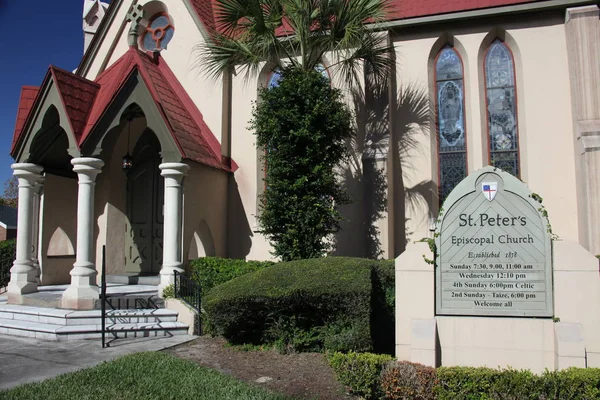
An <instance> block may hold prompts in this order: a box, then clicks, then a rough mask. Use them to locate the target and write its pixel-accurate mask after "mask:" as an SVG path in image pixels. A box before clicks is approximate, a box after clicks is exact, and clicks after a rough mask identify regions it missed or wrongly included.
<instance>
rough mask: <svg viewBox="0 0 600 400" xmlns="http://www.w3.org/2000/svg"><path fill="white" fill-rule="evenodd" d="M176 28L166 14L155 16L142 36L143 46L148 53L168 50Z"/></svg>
mask: <svg viewBox="0 0 600 400" xmlns="http://www.w3.org/2000/svg"><path fill="white" fill-rule="evenodd" d="M174 33H175V28H174V27H173V24H171V21H170V20H169V17H168V16H167V15H165V14H159V15H158V16H155V17H154V18H153V19H152V20H151V21H150V23H149V24H148V27H147V28H146V32H145V33H144V34H143V36H142V46H143V47H144V50H146V51H161V50H164V49H166V48H167V45H168V44H169V42H170V41H171V39H172V38H173V34H174Z"/></svg>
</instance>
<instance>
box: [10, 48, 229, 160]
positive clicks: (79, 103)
mask: <svg viewBox="0 0 600 400" xmlns="http://www.w3.org/2000/svg"><path fill="white" fill-rule="evenodd" d="M136 72H137V73H138V74H139V76H140V78H141V80H142V81H143V82H144V85H145V86H146V87H147V89H148V91H149V93H150V96H151V97H152V99H153V101H154V102H155V104H156V106H157V108H158V110H159V113H160V114H161V116H162V118H163V120H164V121H165V122H166V125H167V127H168V129H169V131H170V133H171V136H172V137H173V140H174V141H175V143H176V145H177V147H178V148H179V151H180V153H181V155H182V156H183V157H184V158H187V159H190V160H194V161H196V162H199V163H201V164H204V165H207V166H209V167H213V168H218V169H222V170H225V171H235V170H236V169H237V168H238V166H237V164H236V163H235V161H233V160H231V159H230V158H227V157H223V156H222V154H221V145H220V143H219V141H218V140H217V138H216V137H215V136H214V135H213V133H212V132H211V130H210V128H209V127H208V125H206V123H205V122H204V118H203V116H202V114H201V113H200V111H199V110H198V108H197V107H196V105H195V104H194V102H193V101H192V100H191V98H190V97H189V96H188V94H187V92H186V91H185V90H184V88H183V86H181V83H179V81H178V80H177V78H176V77H175V75H174V74H173V72H172V71H171V70H170V68H169V67H168V65H167V63H166V62H165V61H164V60H163V59H162V58H160V57H155V58H154V59H153V58H152V56H149V55H147V54H145V53H143V52H141V51H138V50H136V49H135V48H130V49H129V50H128V51H127V52H126V53H125V54H124V55H123V56H122V57H121V58H119V60H117V61H116V62H115V63H114V64H113V65H112V66H111V67H110V68H108V69H107V70H105V71H104V72H103V73H102V74H101V75H99V76H98V78H97V79H96V82H91V81H88V80H86V79H84V78H81V77H77V76H75V75H73V74H71V73H69V72H67V71H63V70H60V69H58V68H55V67H52V66H51V67H50V68H49V69H48V72H47V73H46V76H45V78H44V82H43V84H42V87H41V88H42V89H41V90H39V91H38V92H37V94H36V96H35V100H34V101H33V104H32V105H31V107H30V109H29V110H28V111H27V117H26V118H22V115H23V112H24V111H22V110H20V114H19V115H18V120H17V127H16V128H17V129H16V131H15V138H14V145H13V150H12V153H11V154H13V156H14V152H15V150H16V149H17V148H18V147H19V143H20V142H22V140H23V134H22V132H23V130H24V129H23V127H24V126H25V125H27V124H30V123H31V120H30V119H31V118H32V117H31V115H32V113H33V109H34V108H36V109H37V107H39V105H38V103H39V98H40V93H41V92H42V91H44V90H45V88H47V87H48V85H49V82H50V80H51V79H53V80H54V82H55V84H56V85H57V89H58V91H59V94H60V96H61V103H62V105H63V107H64V108H65V112H66V113H67V115H68V117H69V124H70V125H71V128H72V129H77V132H74V134H75V141H76V143H77V144H78V146H79V148H81V147H82V145H83V144H84V143H85V142H86V141H87V140H88V139H89V136H90V133H91V132H92V131H93V129H94V128H95V126H96V125H97V124H98V122H99V121H100V120H101V119H102V117H103V116H104V115H105V113H106V111H107V110H108V108H109V107H110V105H111V104H112V103H113V102H114V101H115V98H116V97H117V95H118V94H119V93H120V92H121V90H122V88H123V86H124V85H125V84H126V82H127V81H128V80H129V79H130V78H131V76H132V75H133V74H134V73H136ZM19 118H20V119H19ZM20 123H22V125H20ZM79 126H81V129H79ZM17 131H18V132H17ZM17 133H18V134H17Z"/></svg>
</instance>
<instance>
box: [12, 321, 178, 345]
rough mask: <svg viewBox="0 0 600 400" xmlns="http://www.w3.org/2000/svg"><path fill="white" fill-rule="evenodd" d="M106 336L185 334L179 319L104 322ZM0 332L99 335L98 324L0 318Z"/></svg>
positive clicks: (45, 335) (72, 337)
mask: <svg viewBox="0 0 600 400" xmlns="http://www.w3.org/2000/svg"><path fill="white" fill-rule="evenodd" d="M106 330H107V334H106V335H107V336H106V337H107V338H108V339H109V340H110V339H111V338H135V337H159V336H175V335H187V331H188V326H187V325H186V324H184V323H182V322H148V323H129V324H122V323H116V324H107V326H106ZM0 334H6V335H13V336H22V337H31V338H38V339H45V340H77V339H99V338H101V337H102V326H101V325H94V324H90V325H71V326H65V325H57V324H50V323H41V322H32V321H23V320H16V319H5V318H0Z"/></svg>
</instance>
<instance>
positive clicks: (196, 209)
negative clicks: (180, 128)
mask: <svg viewBox="0 0 600 400" xmlns="http://www.w3.org/2000/svg"><path fill="white" fill-rule="evenodd" d="M188 165H189V166H190V170H189V172H188V176H186V177H185V178H184V185H183V187H184V200H183V204H184V211H183V220H184V223H183V261H184V263H185V264H187V261H188V259H189V255H190V247H192V246H193V245H192V242H195V243H194V245H196V246H199V247H203V248H204V254H205V255H207V256H219V257H225V256H227V243H226V240H227V236H226V235H227V173H225V172H224V171H220V170H216V169H214V168H209V167H206V166H204V165H200V164H197V163H194V162H188ZM192 253H194V252H192ZM200 253H202V250H200ZM194 255H195V254H193V256H194Z"/></svg>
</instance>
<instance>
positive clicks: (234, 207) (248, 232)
mask: <svg viewBox="0 0 600 400" xmlns="http://www.w3.org/2000/svg"><path fill="white" fill-rule="evenodd" d="M227 185H228V188H227V191H228V196H227V201H228V204H227V208H228V213H227V256H228V257H229V258H241V259H245V258H246V256H247V255H248V254H249V253H250V248H251V247H252V236H253V234H252V229H251V228H250V224H249V223H248V218H247V217H246V211H245V210H244V204H243V203H242V197H241V196H240V190H239V188H238V184H237V182H236V180H235V175H234V174H230V175H229V181H228V183H227Z"/></svg>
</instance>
